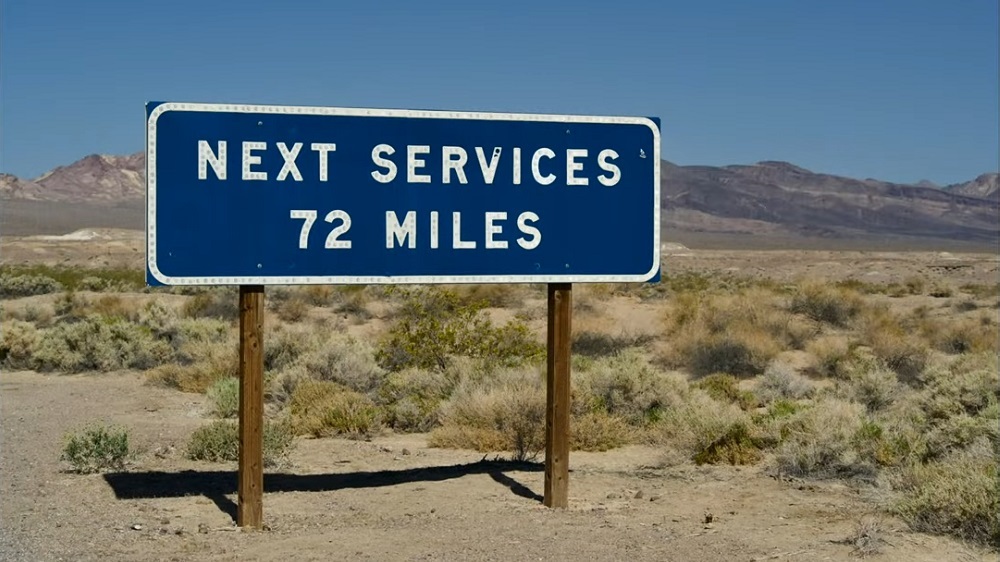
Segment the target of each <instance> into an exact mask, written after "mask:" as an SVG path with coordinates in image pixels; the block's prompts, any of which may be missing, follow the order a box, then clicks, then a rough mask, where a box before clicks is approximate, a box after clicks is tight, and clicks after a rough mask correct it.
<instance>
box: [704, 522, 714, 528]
mask: <svg viewBox="0 0 1000 562" xmlns="http://www.w3.org/2000/svg"><path fill="white" fill-rule="evenodd" d="M705 528H706V529H714V528H715V524H714V523H705Z"/></svg>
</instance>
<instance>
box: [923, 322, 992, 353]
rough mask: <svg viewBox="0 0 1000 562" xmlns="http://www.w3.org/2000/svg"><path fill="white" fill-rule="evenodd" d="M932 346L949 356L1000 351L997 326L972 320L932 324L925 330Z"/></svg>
mask: <svg viewBox="0 0 1000 562" xmlns="http://www.w3.org/2000/svg"><path fill="white" fill-rule="evenodd" d="M926 330H927V332H928V337H929V339H930V341H931V343H932V345H933V346H934V347H935V348H937V349H938V350H940V351H943V352H945V353H951V354H961V353H983V352H989V351H994V352H996V351H1000V331H998V328H997V325H996V324H994V323H992V322H990V323H984V322H982V321H979V320H975V319H973V318H964V319H959V320H951V321H948V322H938V323H934V324H932V325H930V326H927V328H926Z"/></svg>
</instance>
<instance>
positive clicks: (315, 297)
mask: <svg viewBox="0 0 1000 562" xmlns="http://www.w3.org/2000/svg"><path fill="white" fill-rule="evenodd" d="M300 294H301V295H302V298H303V300H305V302H306V303H308V304H309V305H311V306H329V305H330V304H332V303H333V299H334V296H335V295H336V288H335V287H334V286H333V285H306V286H305V287H302V288H301V289H300Z"/></svg>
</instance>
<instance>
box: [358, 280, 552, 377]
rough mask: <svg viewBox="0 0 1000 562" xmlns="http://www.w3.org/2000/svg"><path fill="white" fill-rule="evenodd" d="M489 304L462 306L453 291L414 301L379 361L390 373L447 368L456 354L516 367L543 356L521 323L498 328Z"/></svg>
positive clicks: (383, 347)
mask: <svg viewBox="0 0 1000 562" xmlns="http://www.w3.org/2000/svg"><path fill="white" fill-rule="evenodd" d="M483 308H484V304H483V303H474V304H463V303H462V302H461V300H460V298H459V297H458V296H457V295H456V294H455V293H453V292H449V291H443V290H433V291H427V292H425V293H423V294H415V295H414V296H411V297H410V298H409V299H408V300H407V301H406V302H405V303H404V305H403V307H402V310H401V311H400V315H399V318H398V319H397V320H396V322H395V323H394V324H393V325H392V326H391V327H390V328H389V331H388V333H387V335H386V336H385V337H384V338H383V340H382V341H381V342H380V344H379V347H378V351H377V355H376V357H377V360H378V362H379V364H380V365H382V366H383V367H384V368H385V369H387V370H390V371H399V370H402V369H405V368H407V367H417V368H420V369H443V368H445V367H446V366H447V364H448V362H449V360H450V358H451V357H452V356H454V355H465V356H469V357H474V358H479V359H484V360H488V361H489V362H491V363H492V364H495V365H497V366H501V367H513V366H517V365H520V364H522V363H524V362H526V361H529V360H533V359H537V358H539V357H541V356H542V352H543V348H542V346H541V345H540V344H539V343H538V342H537V341H535V338H534V337H533V336H532V334H531V333H530V331H529V330H528V327H527V326H526V325H525V324H524V323H523V322H520V321H518V320H512V321H510V322H508V323H507V324H505V325H503V326H499V327H497V326H494V325H493V323H492V322H491V321H490V319H489V318H488V317H487V316H486V315H485V314H484V313H483Z"/></svg>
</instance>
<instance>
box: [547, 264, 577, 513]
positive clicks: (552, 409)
mask: <svg viewBox="0 0 1000 562" xmlns="http://www.w3.org/2000/svg"><path fill="white" fill-rule="evenodd" d="M548 308H549V313H548V337H547V347H548V365H547V369H546V385H545V386H546V399H545V496H544V504H545V505H546V506H548V507H568V505H569V438H570V433H569V414H570V407H571V403H570V401H571V395H570V340H571V334H572V310H573V285H572V284H570V283H549V285H548Z"/></svg>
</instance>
